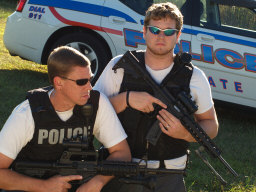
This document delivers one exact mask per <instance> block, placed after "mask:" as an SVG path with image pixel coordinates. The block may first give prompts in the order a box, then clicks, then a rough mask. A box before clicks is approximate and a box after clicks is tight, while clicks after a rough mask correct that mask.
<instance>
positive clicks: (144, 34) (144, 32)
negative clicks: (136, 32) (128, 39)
mask: <svg viewBox="0 0 256 192" xmlns="http://www.w3.org/2000/svg"><path fill="white" fill-rule="evenodd" d="M146 33H147V28H146V27H145V26H143V38H144V39H145V37H146Z"/></svg>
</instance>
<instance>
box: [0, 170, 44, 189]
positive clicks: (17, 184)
mask: <svg viewBox="0 0 256 192" xmlns="http://www.w3.org/2000/svg"><path fill="white" fill-rule="evenodd" d="M0 178H1V180H0V188H1V189H5V190H21V191H40V190H39V189H40V186H42V182H43V181H42V180H39V179H35V178H32V177H28V176H25V175H22V174H19V173H17V172H14V171H11V170H10V169H0Z"/></svg>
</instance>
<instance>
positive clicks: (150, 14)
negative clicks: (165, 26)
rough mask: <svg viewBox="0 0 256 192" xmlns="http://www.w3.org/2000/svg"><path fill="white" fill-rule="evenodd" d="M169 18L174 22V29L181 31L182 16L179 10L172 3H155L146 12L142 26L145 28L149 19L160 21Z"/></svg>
mask: <svg viewBox="0 0 256 192" xmlns="http://www.w3.org/2000/svg"><path fill="white" fill-rule="evenodd" d="M167 17H170V18H171V19H173V20H175V21H176V29H177V30H179V31H181V29H182V26H183V15H182V14H181V12H180V10H179V8H178V7H177V6H176V5H174V4H173V3H170V2H167V3H155V4H153V5H151V6H150V7H149V8H148V10H147V11H146V15H145V20H144V26H145V27H147V26H148V25H149V22H150V20H151V19H153V20H160V19H163V18H167Z"/></svg>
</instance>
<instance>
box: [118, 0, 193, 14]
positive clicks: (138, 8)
mask: <svg viewBox="0 0 256 192" xmlns="http://www.w3.org/2000/svg"><path fill="white" fill-rule="evenodd" d="M187 1H190V0H187ZM120 2H122V3H123V4H125V5H126V6H128V7H129V8H131V9H132V10H134V11H135V12H137V13H139V14H141V15H145V13H146V10H147V9H148V7H149V6H151V5H152V4H153V3H164V2H172V3H174V4H175V5H176V6H177V7H178V8H179V9H180V8H181V7H182V5H183V4H184V3H185V2H186V0H169V1H168V0H120Z"/></svg>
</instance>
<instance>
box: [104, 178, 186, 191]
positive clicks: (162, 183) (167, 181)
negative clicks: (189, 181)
mask: <svg viewBox="0 0 256 192" xmlns="http://www.w3.org/2000/svg"><path fill="white" fill-rule="evenodd" d="M113 191H114V192H186V187H185V182H184V178H183V175H181V174H169V175H157V176H156V186H155V189H154V190H151V189H149V188H148V187H145V186H144V185H138V184H125V183H121V182H119V181H118V179H117V178H115V179H113V180H112V181H110V182H109V183H108V184H107V185H106V186H105V187H104V188H103V189H102V192H113Z"/></svg>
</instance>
